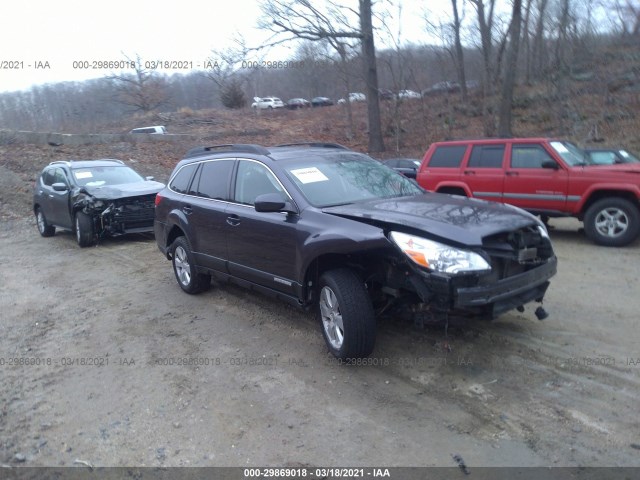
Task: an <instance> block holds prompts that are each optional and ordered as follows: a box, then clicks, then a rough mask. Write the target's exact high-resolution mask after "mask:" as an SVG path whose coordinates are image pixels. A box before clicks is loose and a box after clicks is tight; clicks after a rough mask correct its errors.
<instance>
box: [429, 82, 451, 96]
mask: <svg viewBox="0 0 640 480" xmlns="http://www.w3.org/2000/svg"><path fill="white" fill-rule="evenodd" d="M459 91H460V84H459V83H458V82H451V81H448V80H445V81H444V82H438V83H435V84H433V85H432V86H431V87H430V88H427V89H426V90H423V91H422V96H425V95H438V94H441V93H455V92H459Z"/></svg>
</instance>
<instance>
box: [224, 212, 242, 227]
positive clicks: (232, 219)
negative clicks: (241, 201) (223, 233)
mask: <svg viewBox="0 0 640 480" xmlns="http://www.w3.org/2000/svg"><path fill="white" fill-rule="evenodd" d="M227 223H228V224H229V225H231V226H232V227H236V226H238V225H240V217H239V216H238V215H235V214H234V215H229V216H228V217H227Z"/></svg>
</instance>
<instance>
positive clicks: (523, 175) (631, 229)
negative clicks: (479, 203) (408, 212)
mask: <svg viewBox="0 0 640 480" xmlns="http://www.w3.org/2000/svg"><path fill="white" fill-rule="evenodd" d="M417 181H418V183H419V184H420V185H421V186H422V187H423V188H426V189H427V190H431V191H436V192H442V193H451V194H457V195H464V196H467V197H477V198H481V199H484V200H493V201H497V202H502V203H509V204H512V205H515V206H518V207H521V208H523V209H525V210H528V211H530V212H532V213H535V214H537V215H541V216H542V217H561V216H573V217H576V218H578V219H579V220H581V221H583V222H584V228H585V232H586V234H587V236H588V237H589V238H590V239H591V240H593V241H594V242H595V243H598V244H600V245H607V246H623V245H627V244H629V243H630V242H632V241H633V240H634V239H636V238H637V237H638V234H639V233H640V164H618V165H595V164H593V163H592V162H591V161H590V160H589V159H588V158H587V157H586V156H585V155H584V154H583V152H582V150H580V149H579V148H578V147H576V146H575V145H573V144H572V143H570V142H567V141H563V140H555V139H548V138H511V139H484V140H460V141H450V142H437V143H434V144H432V145H431V146H430V147H429V150H427V153H426V154H425V156H424V160H423V162H422V164H421V166H420V169H419V171H418V175H417Z"/></svg>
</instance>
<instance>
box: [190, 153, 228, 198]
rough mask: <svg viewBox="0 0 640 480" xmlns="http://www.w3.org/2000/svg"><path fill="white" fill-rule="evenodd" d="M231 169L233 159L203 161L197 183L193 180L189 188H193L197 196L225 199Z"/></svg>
mask: <svg viewBox="0 0 640 480" xmlns="http://www.w3.org/2000/svg"><path fill="white" fill-rule="evenodd" d="M232 169H233V160H216V161H212V162H204V163H203V164H202V168H201V169H200V174H199V175H198V178H197V180H198V181H197V185H196V181H194V182H193V183H194V185H193V186H192V187H191V190H195V194H196V195H198V196H199V197H203V198H214V199H216V200H226V199H227V192H228V190H229V178H230V177H231V170H232Z"/></svg>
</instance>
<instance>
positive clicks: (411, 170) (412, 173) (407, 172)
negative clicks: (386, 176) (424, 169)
mask: <svg viewBox="0 0 640 480" xmlns="http://www.w3.org/2000/svg"><path fill="white" fill-rule="evenodd" d="M382 162H383V163H384V164H385V165H386V166H387V167H391V168H393V169H394V170H395V171H396V172H399V173H401V174H402V175H404V176H405V177H407V178H416V175H417V173H418V168H420V163H421V162H420V160H418V159H417V158H390V159H388V160H382Z"/></svg>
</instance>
